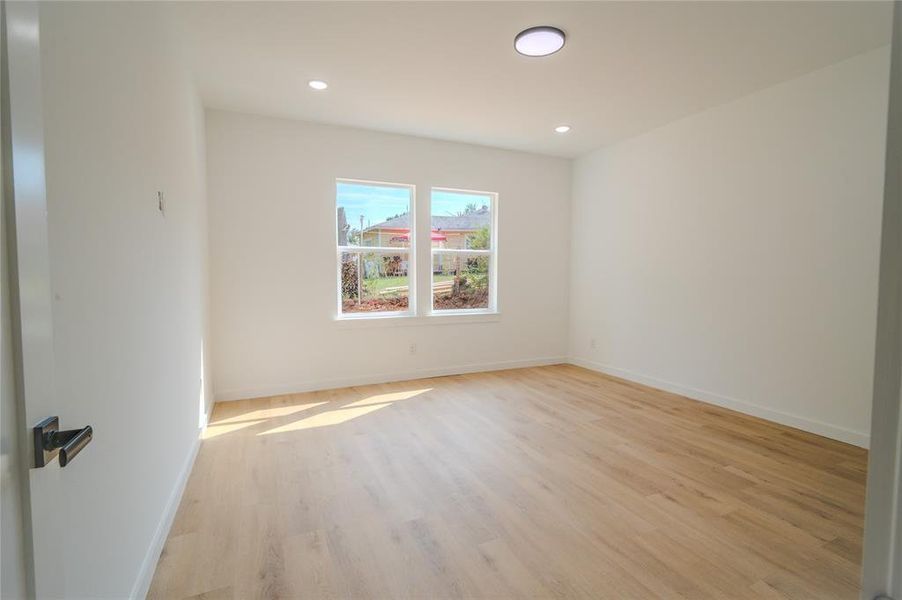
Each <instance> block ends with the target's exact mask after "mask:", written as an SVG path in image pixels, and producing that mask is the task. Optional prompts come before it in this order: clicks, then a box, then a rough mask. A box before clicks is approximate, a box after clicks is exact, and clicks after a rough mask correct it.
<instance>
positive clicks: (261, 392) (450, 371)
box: [213, 356, 567, 402]
mask: <svg viewBox="0 0 902 600" xmlns="http://www.w3.org/2000/svg"><path fill="white" fill-rule="evenodd" d="M565 362H567V358H566V357H564V356H553V357H546V358H531V359H525V360H509V361H501V362H492V363H477V364H470V365H456V366H450V367H438V368H433V369H420V370H417V371H403V372H396V373H381V374H373V375H362V376H360V377H344V378H339V379H321V380H314V381H305V382H302V383H291V384H284V385H268V386H260V387H255V388H247V389H242V390H223V391H217V392H215V393H214V395H213V397H214V400H215V401H216V402H226V401H230V400H247V399H250V398H265V397H266V396H279V395H282V394H300V393H302V392H315V391H319V390H329V389H333V388H341V387H349V386H353V385H368V384H373V383H388V382H390V381H408V380H411V379H423V378H426V377H441V376H443V375H461V374H463V373H478V372H481V371H500V370H502V369H522V368H524V367H539V366H543V365H556V364H560V363H565Z"/></svg>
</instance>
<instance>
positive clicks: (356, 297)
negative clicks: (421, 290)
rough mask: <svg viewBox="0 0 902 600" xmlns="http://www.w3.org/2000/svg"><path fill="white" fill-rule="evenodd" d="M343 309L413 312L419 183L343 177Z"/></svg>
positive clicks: (340, 257)
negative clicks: (416, 190) (415, 186)
mask: <svg viewBox="0 0 902 600" xmlns="http://www.w3.org/2000/svg"><path fill="white" fill-rule="evenodd" d="M336 188H337V193H336V208H337V215H336V217H337V219H336V221H337V226H338V268H339V274H338V280H339V288H340V289H339V298H340V306H339V314H341V315H353V314H355V313H356V314H360V313H371V314H372V313H401V314H403V313H409V312H410V311H411V309H412V307H411V305H410V290H411V285H412V282H411V281H410V275H411V274H412V272H413V269H412V263H411V261H412V260H413V256H412V255H411V252H410V248H411V240H413V239H414V238H413V236H414V231H413V223H412V219H411V206H412V202H413V195H414V189H413V186H408V185H396V184H382V183H371V182H358V181H349V180H338V181H337V182H336Z"/></svg>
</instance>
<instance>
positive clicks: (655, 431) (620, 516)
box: [150, 365, 867, 600]
mask: <svg viewBox="0 0 902 600" xmlns="http://www.w3.org/2000/svg"><path fill="white" fill-rule="evenodd" d="M866 458H867V453H866V452H865V451H864V450H861V449H859V448H855V447H852V446H849V445H846V444H842V443H839V442H835V441H832V440H829V439H826V438H822V437H818V436H815V435H811V434H807V433H803V432H801V431H798V430H795V429H791V428H788V427H783V426H780V425H775V424H772V423H769V422H767V421H763V420H760V419H756V418H753V417H748V416H745V415H741V414H738V413H735V412H731V411H728V410H724V409H721V408H717V407H713V406H710V405H707V404H703V403H699V402H695V401H692V400H688V399H686V398H684V397H681V396H677V395H674V394H670V393H666V392H662V391H659V390H655V389H652V388H648V387H643V386H640V385H636V384H633V383H629V382H626V381H622V380H619V379H615V378H612V377H606V376H603V375H599V374H597V373H594V372H591V371H587V370H585V369H581V368H578V367H574V366H567V365H559V366H550V367H538V368H531V369H518V370H509V371H496V372H491V373H478V374H470V375H460V376H452V377H440V378H434V379H421V380H417V381H407V382H400V383H392V384H385V385H370V386H360V387H353V388H345V389H337V390H328V391H323V392H313V393H307V394H294V395H289V396H279V397H273V398H263V399H259V400H249V401H240V402H229V403H220V404H217V405H216V407H215V410H214V413H213V419H212V422H211V424H210V426H209V428H208V430H207V433H206V436H205V439H204V441H203V445H202V447H201V449H200V453H199V454H198V457H197V460H196V463H195V465H194V470H193V472H192V474H191V478H190V480H189V482H188V485H187V488H186V490H185V494H184V497H183V499H182V502H181V505H180V508H179V511H178V514H177V516H176V519H175V522H174V525H173V527H172V530H171V532H170V534H169V538H168V540H167V542H166V545H165V548H164V550H163V554H162V556H161V558H160V561H159V564H158V566H157V570H156V574H155V576H154V579H153V583H152V587H151V591H150V598H167V599H177V598H187V597H198V598H241V599H245V598H617V599H623V598H637V599H639V598H641V599H648V598H690V599H695V598H816V599H818V600H825V599H829V598H855V597H857V591H858V578H859V563H860V554H861V535H862V524H863V510H864V485H865V470H866Z"/></svg>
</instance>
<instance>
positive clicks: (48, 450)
mask: <svg viewBox="0 0 902 600" xmlns="http://www.w3.org/2000/svg"><path fill="white" fill-rule="evenodd" d="M33 431H34V466H35V467H43V466H45V465H46V464H47V463H49V462H50V461H51V460H53V457H54V456H56V455H57V454H59V457H60V466H61V467H65V466H66V465H68V464H69V461H71V460H72V459H73V458H75V457H76V456H77V455H78V453H79V452H81V451H82V450H83V449H84V447H85V446H87V445H88V444H89V443H90V441H91V440H92V439H93V438H94V429H92V428H91V426H90V425H88V426H87V427H83V428H81V429H69V430H66V431H60V430H59V417H48V418H46V419H44V420H43V421H41V422H40V423H38V424H37V425H35V426H34V429H33Z"/></svg>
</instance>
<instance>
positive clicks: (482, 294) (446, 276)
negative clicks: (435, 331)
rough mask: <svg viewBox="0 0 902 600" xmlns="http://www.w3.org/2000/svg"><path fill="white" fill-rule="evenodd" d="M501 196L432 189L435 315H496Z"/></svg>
mask: <svg viewBox="0 0 902 600" xmlns="http://www.w3.org/2000/svg"><path fill="white" fill-rule="evenodd" d="M497 202H498V197H497V195H496V194H492V193H488V192H468V191H462V190H450V189H439V188H433V190H432V211H431V213H432V232H431V238H432V311H433V312H434V313H441V312H442V311H474V312H477V311H481V312H492V311H495V310H496V305H497V303H496V299H495V297H496V290H495V287H496V286H495V271H496V263H497V261H496V243H497V242H496V240H495V237H496V226H495V214H496V212H497Z"/></svg>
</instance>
